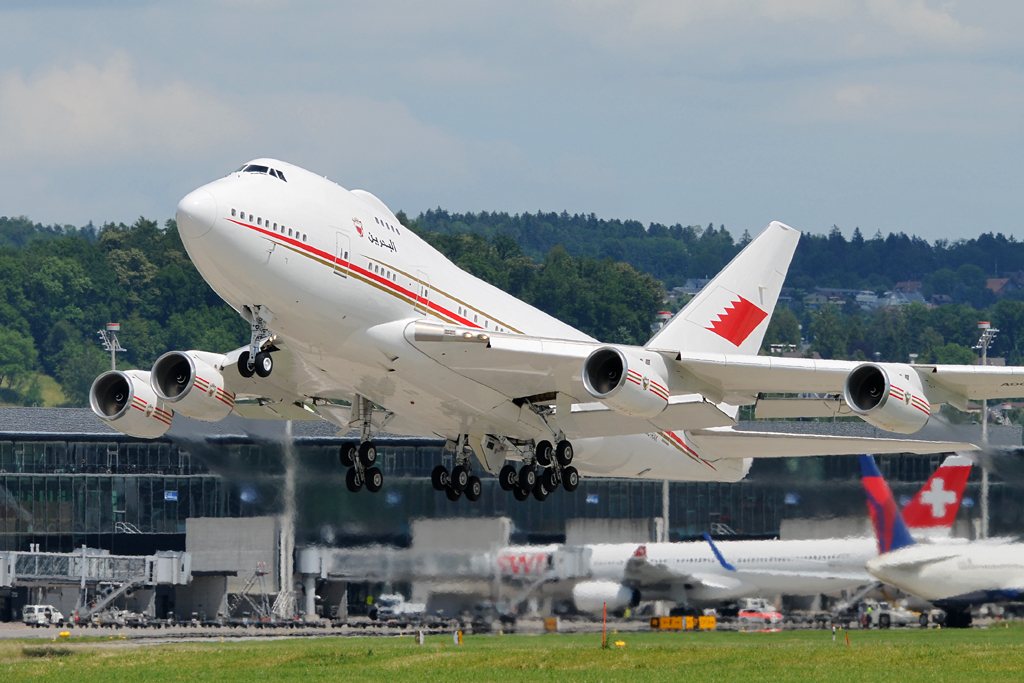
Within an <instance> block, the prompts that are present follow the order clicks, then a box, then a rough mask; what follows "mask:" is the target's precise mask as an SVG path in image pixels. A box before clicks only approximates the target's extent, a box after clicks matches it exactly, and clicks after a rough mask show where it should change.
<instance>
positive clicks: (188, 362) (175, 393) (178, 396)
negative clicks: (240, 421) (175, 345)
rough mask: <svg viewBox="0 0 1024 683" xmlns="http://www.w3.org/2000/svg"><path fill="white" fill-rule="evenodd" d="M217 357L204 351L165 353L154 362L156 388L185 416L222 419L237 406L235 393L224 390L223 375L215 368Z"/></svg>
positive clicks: (154, 389)
mask: <svg viewBox="0 0 1024 683" xmlns="http://www.w3.org/2000/svg"><path fill="white" fill-rule="evenodd" d="M217 357H218V356H213V354H209V353H203V352H202V351H169V352H168V353H165V354H164V355H162V356H160V357H159V358H157V359H156V362H155V363H153V371H152V373H151V376H150V383H151V384H152V387H153V391H155V392H156V395H157V396H159V397H160V399H161V400H162V401H165V402H166V403H167V404H168V405H171V406H173V407H174V410H175V411H176V412H179V413H181V414H182V415H186V416H188V417H192V418H195V419H197V420H204V421H206V422H218V421H220V420H223V419H224V418H225V417H227V416H228V413H230V412H231V409H232V408H234V407H235V395H234V394H232V393H231V392H230V391H227V390H226V389H224V375H222V374H221V373H220V371H219V370H217V369H215V368H214V367H213V365H214V364H215V363H216V361H215V360H214V358H217Z"/></svg>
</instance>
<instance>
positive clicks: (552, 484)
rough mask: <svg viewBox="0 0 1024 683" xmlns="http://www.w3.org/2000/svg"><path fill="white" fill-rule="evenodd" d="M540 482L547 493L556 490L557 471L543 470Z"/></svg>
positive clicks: (550, 468)
mask: <svg viewBox="0 0 1024 683" xmlns="http://www.w3.org/2000/svg"><path fill="white" fill-rule="evenodd" d="M540 481H541V483H543V484H544V488H546V489H547V490H548V493H551V492H552V491H554V490H556V489H557V488H558V484H559V476H558V470H556V469H555V468H554V467H549V468H548V469H546V470H544V473H543V474H542V475H541V476H540Z"/></svg>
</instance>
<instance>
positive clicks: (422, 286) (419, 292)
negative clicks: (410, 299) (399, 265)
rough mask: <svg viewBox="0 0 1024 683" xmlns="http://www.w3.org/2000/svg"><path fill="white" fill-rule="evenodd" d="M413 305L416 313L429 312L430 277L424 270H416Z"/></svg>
mask: <svg viewBox="0 0 1024 683" xmlns="http://www.w3.org/2000/svg"><path fill="white" fill-rule="evenodd" d="M415 302H416V303H415V306H414V308H415V309H416V312H417V313H422V314H424V315H426V314H428V313H430V278H429V277H427V273H426V271H423V270H419V269H417V270H416V299H415Z"/></svg>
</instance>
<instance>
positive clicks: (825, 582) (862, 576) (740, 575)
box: [590, 538, 878, 602]
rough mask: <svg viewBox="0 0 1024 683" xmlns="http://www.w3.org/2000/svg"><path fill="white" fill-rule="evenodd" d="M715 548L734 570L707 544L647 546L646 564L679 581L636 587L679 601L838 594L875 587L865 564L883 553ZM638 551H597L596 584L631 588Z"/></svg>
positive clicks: (867, 547)
mask: <svg viewBox="0 0 1024 683" xmlns="http://www.w3.org/2000/svg"><path fill="white" fill-rule="evenodd" d="M715 545H716V546H717V547H718V549H719V551H720V552H721V553H722V556H723V558H724V559H725V560H726V562H728V563H730V564H731V565H732V566H733V567H734V568H735V571H731V570H728V569H726V568H725V567H723V566H722V564H721V563H720V562H719V561H718V559H717V558H716V557H715V555H714V553H713V552H712V550H711V546H710V545H708V544H707V543H706V542H703V541H694V542H686V543H648V544H646V545H645V546H644V548H645V550H646V562H647V564H649V565H652V566H654V567H657V568H658V569H662V570H664V571H663V572H661V573H662V574H665V575H671V576H674V577H676V578H674V579H670V580H668V581H665V582H664V583H663V584H657V585H651V586H644V585H639V586H634V587H637V588H639V590H640V592H641V595H642V596H643V598H644V599H671V600H675V601H677V602H684V601H688V602H705V601H718V600H734V599H736V598H741V597H776V596H779V595H818V594H821V593H833V592H836V591H841V590H848V589H853V588H857V587H858V586H863V585H864V584H867V583H870V582H871V581H872V578H871V576H870V575H869V574H868V573H867V571H866V570H865V568H864V565H865V563H866V562H867V561H868V560H869V559H870V558H872V557H876V556H877V554H878V548H877V544H876V542H875V540H874V539H872V538H843V539H822V540H801V541H779V540H768V541H721V542H717V543H716V544H715ZM638 547H639V546H638V544H636V543H614V544H606V545H595V546H592V555H591V558H590V567H591V572H592V577H593V579H594V580H602V581H617V582H620V583H626V584H627V585H629V584H630V581H631V579H630V577H629V576H627V566H626V565H627V564H628V563H629V561H630V559H631V558H633V555H634V553H636V551H637V548H638Z"/></svg>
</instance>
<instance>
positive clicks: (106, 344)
mask: <svg viewBox="0 0 1024 683" xmlns="http://www.w3.org/2000/svg"><path fill="white" fill-rule="evenodd" d="M120 331H121V323H107V328H106V329H105V330H99V331H98V332H97V333H96V334H98V335H100V339H102V340H103V350H104V351H110V369H111V370H117V352H118V351H126V350H127V349H124V348H122V346H121V343H120V342H119V341H117V333H118V332H120Z"/></svg>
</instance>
